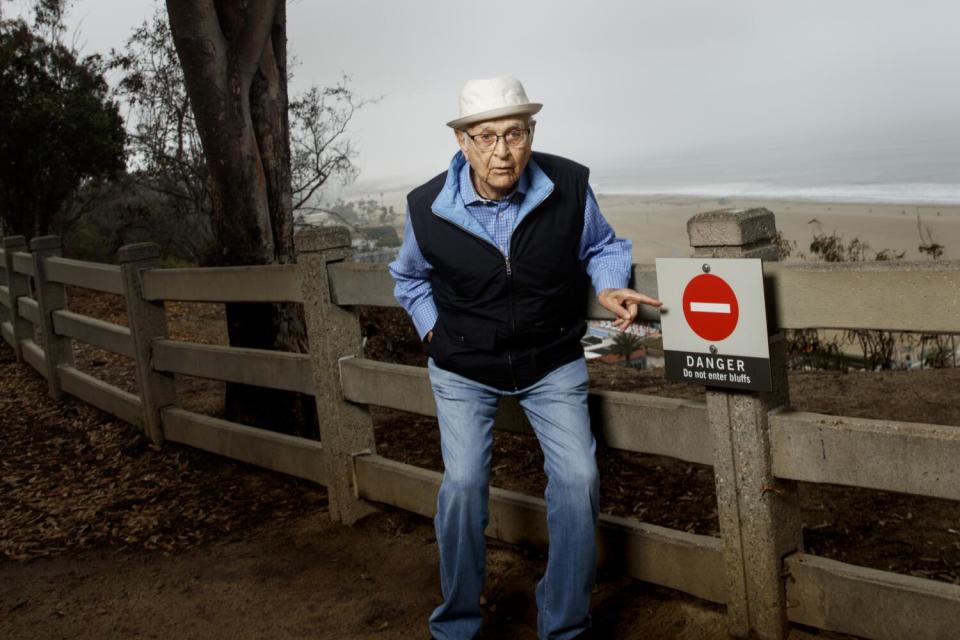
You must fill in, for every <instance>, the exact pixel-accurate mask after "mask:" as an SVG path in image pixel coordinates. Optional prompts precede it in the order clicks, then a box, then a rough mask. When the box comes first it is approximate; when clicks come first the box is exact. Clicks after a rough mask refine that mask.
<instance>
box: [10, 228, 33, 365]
mask: <svg viewBox="0 0 960 640" xmlns="http://www.w3.org/2000/svg"><path fill="white" fill-rule="evenodd" d="M26 250H27V241H26V239H25V238H24V237H23V236H7V237H5V238H4V239H3V256H4V263H5V265H4V266H6V268H7V293H8V294H9V295H10V316H9V320H8V322H9V323H10V326H9V332H10V335H11V338H12V339H13V352H14V353H15V354H16V356H17V362H23V345H21V344H20V341H21V340H24V339H26V338H31V339H32V338H33V323H31V322H30V321H29V320H27V319H26V318H24V317H23V316H21V315H20V308H19V306H18V305H17V300H18V299H19V298H20V296H28V295H30V276H28V275H25V274H22V273H16V272H14V270H13V254H14V253H15V252H17V251H26Z"/></svg>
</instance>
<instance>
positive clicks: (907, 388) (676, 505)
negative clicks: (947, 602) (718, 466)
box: [0, 289, 960, 640]
mask: <svg viewBox="0 0 960 640" xmlns="http://www.w3.org/2000/svg"><path fill="white" fill-rule="evenodd" d="M69 296H70V298H69V299H70V304H71V308H72V309H74V310H76V311H79V312H82V313H88V314H90V315H93V316H96V317H101V318H103V319H108V320H111V321H114V322H118V323H120V324H125V318H124V313H123V306H122V303H121V301H120V300H119V299H118V298H116V297H114V296H106V295H101V294H97V295H92V294H90V292H85V291H83V290H80V289H72V290H71V291H70V292H69ZM391 314H392V312H390V313H385V314H378V313H365V314H364V330H365V334H366V335H367V336H368V340H367V351H368V353H371V354H373V355H372V357H378V358H381V359H389V360H393V361H399V362H408V363H422V359H423V357H424V356H423V354H422V352H421V351H419V350H418V347H417V346H416V343H415V341H414V342H411V341H410V340H409V335H408V334H409V330H408V329H407V324H406V323H405V322H401V321H402V320H404V319H403V318H402V316H392V315H391ZM168 315H169V318H170V333H171V335H172V336H173V337H174V338H177V339H183V340H193V341H199V342H212V343H221V344H222V343H225V330H224V326H223V314H222V307H220V306H219V305H180V304H172V305H169V306H168ZM397 318H399V320H398V319H397ZM75 349H76V352H77V363H78V366H79V367H80V368H81V369H83V370H85V371H87V372H88V373H91V374H94V375H97V376H98V377H101V378H104V379H106V380H108V381H109V382H112V383H113V384H117V385H119V386H121V387H123V388H126V389H128V390H131V391H135V382H134V380H133V374H132V368H131V366H130V365H131V363H130V361H129V360H126V359H125V358H122V357H120V356H114V355H112V354H107V353H104V352H101V351H99V350H97V349H92V348H89V347H83V346H80V345H76V346H75ZM591 375H592V381H593V385H594V386H595V387H598V388H613V389H621V390H636V391H641V392H643V393H652V394H660V395H667V396H674V397H698V396H699V395H702V391H701V390H700V389H697V388H696V387H690V386H686V385H681V384H674V383H669V382H666V381H664V380H663V378H662V377H661V376H660V375H658V373H657V372H655V371H654V372H644V371H633V370H627V369H625V368H623V367H613V366H609V365H597V366H592V368H591ZM177 383H178V385H177V386H178V391H179V393H180V396H181V399H182V401H183V403H184V404H185V405H186V406H188V407H189V408H191V409H194V410H197V411H202V412H204V413H209V414H211V415H217V414H218V413H219V412H222V390H223V385H222V384H221V383H217V382H212V381H204V380H198V379H193V378H187V377H182V378H178V381H177ZM958 384H960V374H958V372H957V371H956V370H939V371H919V372H916V371H915V372H881V373H871V374H839V373H837V374H833V373H816V374H807V373H803V374H791V379H790V385H791V398H792V402H793V404H794V406H796V407H797V408H798V409H804V410H810V411H820V412H824V413H833V414H844V415H852V416H864V417H891V418H896V419H901V420H915V421H923V422H934V423H940V424H954V425H960V398H958V397H957V394H956V392H955V390H956V389H957V388H958ZM374 419H375V426H376V430H377V442H378V449H379V452H380V453H381V454H382V455H386V456H388V457H391V458H394V459H398V460H401V461H405V462H411V463H415V464H418V465H421V466H424V467H428V468H432V469H437V470H440V469H442V464H441V461H440V458H439V453H438V452H439V444H438V434H437V429H436V425H435V422H434V421H432V420H430V419H427V418H423V417H418V416H411V415H407V414H401V413H399V412H394V411H387V410H375V411H374ZM0 434H2V440H0V638H104V637H171V638H181V637H182V638H227V637H230V638H273V637H289V638H347V639H354V638H357V639H359V638H368V637H369V638H374V637H376V638H421V637H426V625H425V621H426V618H427V616H428V615H429V613H430V611H431V610H432V608H433V607H434V606H435V605H436V604H437V602H438V599H439V584H438V581H437V558H436V545H435V541H434V538H433V530H432V524H431V522H430V521H429V520H428V519H425V518H421V517H418V516H414V515H411V514H405V513H402V512H399V511H396V510H392V509H386V510H385V511H384V512H383V513H380V514H377V515H374V516H372V517H370V518H367V519H365V520H363V521H361V522H360V523H358V524H357V525H356V526H354V527H342V526H339V525H336V524H333V523H331V522H330V520H329V517H328V516H327V514H326V494H325V492H324V490H323V488H322V487H318V486H317V485H313V484H311V483H308V482H302V481H298V480H295V479H291V478H287V477H284V476H281V475H279V474H274V473H271V472H267V471H264V470H261V469H257V468H255V467H251V466H248V465H243V464H240V463H235V462H232V461H230V460H226V459H223V458H220V457H218V456H214V455H210V454H206V453H204V452H201V451H196V450H193V449H189V448H185V447H180V446H178V445H176V444H167V445H165V446H164V447H162V448H155V447H153V446H151V445H150V444H149V443H148V442H147V441H145V440H144V439H143V438H142V436H140V435H139V434H138V433H137V431H136V430H135V429H134V428H133V427H131V426H129V425H126V424H124V423H122V422H120V421H118V420H114V419H113V418H111V417H110V416H107V415H105V414H103V413H102V412H100V411H98V410H96V409H94V408H93V407H90V406H88V405H85V404H83V403H82V402H80V401H79V400H76V399H74V398H71V397H69V396H65V397H64V398H63V399H61V400H57V401H54V400H51V399H49V398H48V396H47V395H46V384H45V381H44V380H43V379H42V378H41V377H40V376H39V375H38V374H36V373H35V372H34V371H33V370H32V369H31V368H29V366H27V365H25V364H17V363H16V362H15V360H14V358H13V352H12V350H11V349H10V348H9V347H8V346H7V345H6V344H5V343H0ZM599 461H600V467H601V474H602V476H603V484H602V487H601V499H602V502H603V504H602V508H603V510H604V511H608V512H612V513H616V514H620V515H628V516H633V517H637V518H640V519H642V520H644V521H647V522H652V523H655V524H661V525H665V526H670V527H673V528H678V529H683V530H687V531H693V532H696V533H702V534H707V535H717V521H716V508H715V501H714V493H713V490H714V489H713V476H712V471H711V469H710V468H709V467H704V466H701V465H694V464H689V463H683V462H678V461H675V460H671V459H667V458H662V457H657V456H646V455H640V454H629V453H623V452H616V451H611V450H604V449H601V450H600V452H599ZM492 467H493V468H492V475H493V483H494V484H495V485H498V486H502V487H506V488H510V489H515V490H520V491H524V492H527V493H531V494H539V493H541V492H542V491H543V488H544V480H545V479H544V478H543V475H542V470H541V468H542V457H541V456H540V453H539V448H538V447H537V445H536V442H535V440H533V439H532V438H531V437H527V436H517V435H512V434H497V437H496V440H495V451H494V460H493V465H492ZM801 498H802V503H803V507H804V520H805V530H804V544H805V547H806V550H807V551H810V552H813V553H817V554H821V555H824V556H828V557H832V558H836V559H840V560H844V561H847V562H853V563H856V564H862V565H866V566H872V567H877V568H882V569H891V570H896V571H899V572H902V573H909V574H913V575H918V576H922V577H928V578H932V579H937V580H944V581H948V582H960V533H958V526H960V507H958V505H956V504H955V503H953V502H950V501H943V500H931V499H922V498H917V497H912V496H904V495H899V494H892V493H885V492H877V491H866V490H853V489H850V488H844V487H834V486H816V485H802V486H801ZM489 555H490V562H489V569H488V580H487V587H486V591H485V601H486V604H485V613H486V616H487V631H486V634H485V637H487V638H504V639H506V638H520V639H526V638H531V639H532V638H535V637H536V634H535V628H536V627H535V618H536V609H535V605H534V602H533V597H532V593H533V586H534V584H535V582H536V580H537V579H538V577H539V575H540V573H541V572H542V570H543V558H542V556H540V555H539V554H537V553H536V552H534V551H531V550H524V549H519V548H516V547H512V546H509V545H502V544H499V543H494V542H491V544H490V551H489ZM594 614H595V618H596V621H597V624H598V628H599V630H600V632H601V633H600V637H602V638H612V639H617V638H624V639H632V638H689V639H691V640H692V639H701V638H703V639H708V638H724V637H726V636H725V633H724V631H723V629H724V627H723V615H722V607H716V606H713V605H710V604H709V603H705V602H703V601H699V600H696V599H694V598H689V597H686V596H683V595H682V594H678V593H676V592H673V591H670V590H667V589H661V588H657V587H652V586H650V585H643V584H640V583H636V582H635V581H632V580H629V579H625V578H622V577H617V576H613V575H606V574H601V575H600V577H599V581H598V586H597V590H596V592H595V596H594ZM811 634H815V633H814V632H811V631H810V630H806V631H804V630H799V629H798V630H795V632H794V634H793V637H795V638H806V637H811ZM815 635H819V636H821V637H837V636H833V635H831V634H825V633H823V632H821V633H820V634H815Z"/></svg>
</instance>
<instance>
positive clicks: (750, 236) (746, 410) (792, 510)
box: [687, 209, 802, 640]
mask: <svg viewBox="0 0 960 640" xmlns="http://www.w3.org/2000/svg"><path fill="white" fill-rule="evenodd" d="M687 233H688V235H689V236H690V245H691V246H692V247H693V250H694V253H693V256H694V257H697V258H701V257H702V258H761V259H763V260H765V261H776V260H778V259H779V258H778V253H777V246H776V242H775V238H776V222H775V220H774V216H773V213H771V212H770V211H768V210H767V209H750V210H721V211H710V212H706V213H701V214H698V215H696V216H693V217H692V218H690V220H689V221H688V222H687ZM768 304H769V301H768ZM768 331H770V332H772V335H771V336H769V340H770V367H771V375H772V382H773V391H772V392H770V393H756V392H744V391H737V390H732V389H722V390H721V389H720V388H710V387H707V394H706V395H707V417H708V420H709V422H710V430H711V433H712V437H713V444H714V476H715V480H716V488H717V503H718V508H717V511H718V514H719V518H720V533H721V536H722V537H723V551H724V561H725V564H726V576H727V590H728V597H727V617H728V624H729V628H728V631H729V632H730V634H731V635H733V636H736V637H747V636H749V635H750V634H751V632H752V633H754V634H756V637H759V638H762V639H763V640H782V639H783V638H786V636H787V633H788V623H787V616H786V606H787V604H786V594H785V579H784V575H783V558H784V556H786V555H788V554H789V553H791V552H793V551H797V550H800V549H801V548H802V529H801V526H802V525H801V519H800V509H799V501H798V498H797V488H796V483H795V482H789V481H784V480H777V479H776V478H774V477H773V472H772V469H771V459H770V438H769V424H768V420H767V413H768V411H769V410H770V409H773V408H775V407H778V406H780V405H785V404H787V403H788V402H789V394H788V389H787V369H786V345H785V342H784V339H783V333H782V331H780V330H779V328H777V327H769V326H768Z"/></svg>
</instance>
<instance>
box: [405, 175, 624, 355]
mask: <svg viewBox="0 0 960 640" xmlns="http://www.w3.org/2000/svg"><path fill="white" fill-rule="evenodd" d="M529 171H530V167H529V165H528V166H527V169H526V170H525V171H524V172H523V174H521V176H520V180H519V181H518V182H517V188H516V190H515V191H514V192H513V193H512V194H511V195H509V196H507V197H505V198H502V199H500V200H487V199H485V198H483V197H481V196H479V195H477V192H476V190H474V188H473V182H472V181H471V180H470V164H469V163H466V162H465V163H464V164H463V167H462V168H461V169H460V174H459V188H460V195H461V196H462V197H463V202H464V204H465V205H466V208H467V211H468V212H469V213H470V214H471V215H472V216H473V217H474V218H475V219H476V220H477V222H479V223H480V225H481V226H482V227H483V229H484V230H485V231H486V233H487V236H488V237H487V238H485V240H487V241H489V242H490V243H491V244H493V245H494V246H496V247H497V248H498V249H499V250H500V252H501V253H503V255H505V256H506V255H509V252H510V235H511V234H512V233H513V230H514V227H515V226H516V221H517V213H518V212H519V211H520V203H521V202H523V198H524V196H525V195H526V193H527V191H528V189H529V186H530V177H529V175H528V173H529ZM583 220H584V225H583V234H582V235H581V236H580V255H579V258H580V262H581V264H583V267H584V269H585V270H586V272H587V275H589V276H590V279H591V281H592V282H593V288H594V289H595V290H596V291H597V292H600V291H602V290H603V289H608V288H613V289H619V288H622V287H626V286H627V283H628V282H629V280H630V269H631V263H632V254H631V249H632V245H631V243H630V241H629V240H627V239H626V238H617V237H616V235H615V234H614V232H613V228H612V227H611V226H610V225H609V224H608V223H607V221H606V220H605V219H604V218H603V215H602V214H601V213H600V207H599V205H598V204H597V199H596V197H594V195H593V190H592V189H590V187H589V186H587V203H586V207H585V208H584V212H583ZM432 269H433V267H432V266H431V265H430V263H429V262H427V259H426V258H424V257H423V254H422V253H421V252H420V247H419V245H418V244H417V240H416V238H415V237H414V232H413V224H411V222H410V210H409V207H408V208H407V214H406V227H405V230H404V234H403V243H402V244H401V246H400V251H399V253H398V254H397V259H396V260H394V261H393V262H391V263H390V265H389V270H390V275H392V276H393V279H394V280H395V281H396V283H397V284H396V287H395V288H394V296H395V297H396V299H397V301H398V302H399V303H400V304H401V306H403V308H404V309H406V311H407V313H408V314H409V315H410V317H411V319H412V320H413V324H414V326H415V327H416V330H417V334H418V335H419V336H420V338H421V339H424V338H426V335H427V333H429V331H430V330H431V329H433V326H434V324H436V322H437V317H438V314H437V307H436V304H435V303H434V301H433V291H432V290H431V287H430V271H431V270H432Z"/></svg>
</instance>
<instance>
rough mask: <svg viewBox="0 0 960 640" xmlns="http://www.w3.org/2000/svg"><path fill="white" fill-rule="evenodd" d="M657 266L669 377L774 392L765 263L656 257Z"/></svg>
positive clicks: (728, 259)
mask: <svg viewBox="0 0 960 640" xmlns="http://www.w3.org/2000/svg"><path fill="white" fill-rule="evenodd" d="M656 262H657V296H658V297H659V298H660V299H661V300H662V301H663V306H662V307H661V308H660V322H661V326H662V329H663V352H664V364H665V368H666V371H665V375H666V377H667V378H668V379H672V380H684V381H687V382H695V383H701V384H704V385H708V386H718V387H732V388H737V389H753V390H760V391H769V390H770V356H769V340H768V335H767V319H766V303H765V300H764V296H763V269H762V264H761V261H760V260H759V259H745V258H708V259H697V258H657V261H656Z"/></svg>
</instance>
